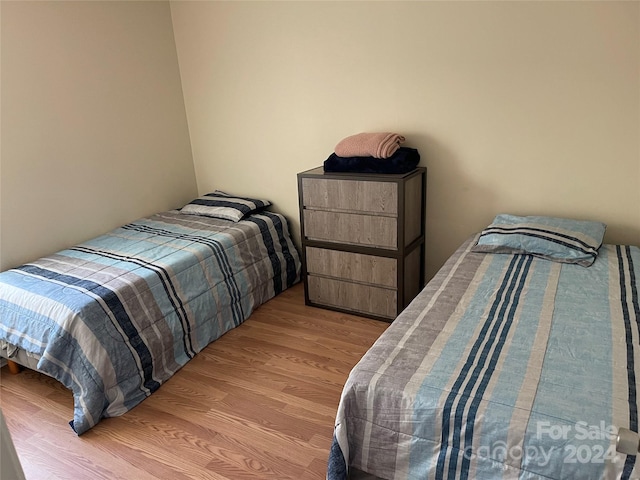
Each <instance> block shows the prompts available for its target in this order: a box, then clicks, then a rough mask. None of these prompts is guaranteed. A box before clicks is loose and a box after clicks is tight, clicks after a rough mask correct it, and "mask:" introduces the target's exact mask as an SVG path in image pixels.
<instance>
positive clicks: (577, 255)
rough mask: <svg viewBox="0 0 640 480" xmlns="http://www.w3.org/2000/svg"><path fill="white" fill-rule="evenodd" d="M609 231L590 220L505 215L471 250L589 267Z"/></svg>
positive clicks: (481, 236)
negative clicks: (531, 256) (528, 256)
mask: <svg viewBox="0 0 640 480" xmlns="http://www.w3.org/2000/svg"><path fill="white" fill-rule="evenodd" d="M606 228H607V226H606V225H605V224H604V223H601V222H593V221H588V220H573V219H569V218H555V217H538V216H529V217H518V216H515V215H506V214H501V215H498V216H496V218H494V220H493V222H492V223H491V225H489V226H488V227H487V228H485V229H484V230H483V231H482V232H481V233H480V236H479V237H478V241H477V242H476V244H475V245H474V246H473V247H472V249H471V250H472V251H474V252H483V253H512V254H524V255H534V256H536V257H540V258H545V259H547V260H552V261H555V262H562V263H575V264H578V265H582V266H583V267H588V266H591V265H592V264H593V262H594V261H595V260H596V257H597V256H598V249H599V248H600V246H601V245H602V241H603V238H604V232H605V229H606Z"/></svg>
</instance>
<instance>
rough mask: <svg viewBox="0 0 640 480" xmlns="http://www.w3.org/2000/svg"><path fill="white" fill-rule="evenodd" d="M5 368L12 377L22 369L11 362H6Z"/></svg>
mask: <svg viewBox="0 0 640 480" xmlns="http://www.w3.org/2000/svg"><path fill="white" fill-rule="evenodd" d="M7 366H8V367H9V373H12V374H13V375H15V374H17V373H20V371H21V370H22V367H21V366H20V365H19V364H17V363H16V362H14V361H13V360H7Z"/></svg>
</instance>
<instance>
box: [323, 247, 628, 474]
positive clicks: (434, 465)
mask: <svg viewBox="0 0 640 480" xmlns="http://www.w3.org/2000/svg"><path fill="white" fill-rule="evenodd" d="M473 241H474V239H470V240H469V241H467V242H466V243H465V244H464V245H462V246H461V247H460V248H459V249H458V250H457V251H456V253H455V254H454V255H453V256H452V257H451V258H450V259H449V260H448V262H447V264H446V265H445V267H444V268H443V269H442V270H441V271H440V272H439V273H438V274H437V275H436V277H434V279H433V280H432V281H431V282H430V283H429V284H428V285H427V287H425V289H424V291H423V292H421V293H420V295H419V296H418V297H417V298H416V299H415V300H414V301H413V302H412V304H411V305H410V306H409V307H408V308H407V309H406V310H405V312H403V313H402V314H401V315H400V316H399V317H398V319H397V320H396V321H395V322H394V323H393V324H392V325H391V326H390V327H389V329H387V331H386V332H385V333H384V334H383V335H382V336H381V337H380V338H379V339H378V341H377V342H376V343H375V344H374V345H373V346H372V348H371V349H370V350H369V351H368V352H367V354H366V355H365V356H364V357H363V358H362V360H361V361H360V362H359V363H358V365H356V367H355V368H354V369H353V371H352V372H351V374H350V376H349V378H348V380H347V382H346V384H345V387H344V390H343V393H342V398H341V400H340V404H339V407H338V413H337V420H336V427H335V435H334V442H333V445H332V448H331V454H330V458H329V470H328V478H329V479H331V480H335V479H344V478H346V476H347V469H348V470H349V474H351V475H353V474H354V473H359V474H361V473H362V472H367V473H369V474H371V475H374V476H377V477H380V478H385V479H432V478H433V479H445V478H449V479H450V478H460V479H498V478H508V479H609V478H622V479H638V478H640V466H638V465H637V463H636V458H635V457H633V456H629V457H627V456H625V455H621V454H617V453H616V451H615V438H616V433H617V429H618V428H619V427H626V428H630V429H631V430H634V431H638V411H637V408H638V405H637V387H636V379H637V378H638V376H639V375H640V309H639V306H638V303H639V299H638V280H639V279H640V249H639V248H638V247H630V246H615V245H604V246H602V247H601V249H600V252H599V256H598V259H597V260H596V262H595V263H594V264H593V265H592V266H591V267H588V268H585V267H582V266H578V265H567V264H561V263H555V262H551V261H548V260H543V259H536V258H534V257H531V256H527V255H510V254H482V253H471V252H470V251H469V248H470V247H471V245H473ZM638 462H640V459H639V460H638ZM352 478H357V476H355V475H354V476H353V477H352ZM366 478H371V477H370V476H368V477H366Z"/></svg>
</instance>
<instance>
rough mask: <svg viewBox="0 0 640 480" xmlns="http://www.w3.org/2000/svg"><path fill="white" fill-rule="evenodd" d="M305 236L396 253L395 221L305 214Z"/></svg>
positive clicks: (386, 218)
mask: <svg viewBox="0 0 640 480" xmlns="http://www.w3.org/2000/svg"><path fill="white" fill-rule="evenodd" d="M303 221H304V236H305V237H306V238H307V239H309V240H321V241H326V242H335V243H348V244H351V245H364V246H368V247H378V248H388V249H396V248H397V247H398V236H397V234H396V232H397V228H398V219H397V218H395V217H384V216H375V215H360V214H354V213H341V212H329V211H324V210H304V213H303Z"/></svg>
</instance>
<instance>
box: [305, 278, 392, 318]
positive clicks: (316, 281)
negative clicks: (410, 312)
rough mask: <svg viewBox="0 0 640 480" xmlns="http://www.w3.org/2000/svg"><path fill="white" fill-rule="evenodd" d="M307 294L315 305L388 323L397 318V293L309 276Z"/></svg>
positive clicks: (380, 288) (333, 279)
mask: <svg viewBox="0 0 640 480" xmlns="http://www.w3.org/2000/svg"><path fill="white" fill-rule="evenodd" d="M307 293H308V296H309V301H310V302H312V303H315V304H318V305H324V306H327V307H334V308H342V309H345V310H350V311H353V312H354V313H364V314H369V315H376V316H379V317H384V318H389V319H394V318H396V314H397V291H396V290H390V289H387V288H382V287H374V286H370V285H362V284H359V283H352V282H347V281H344V280H338V279H335V278H327V277H317V276H315V275H310V274H309V275H307Z"/></svg>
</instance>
